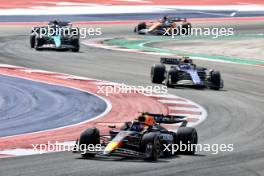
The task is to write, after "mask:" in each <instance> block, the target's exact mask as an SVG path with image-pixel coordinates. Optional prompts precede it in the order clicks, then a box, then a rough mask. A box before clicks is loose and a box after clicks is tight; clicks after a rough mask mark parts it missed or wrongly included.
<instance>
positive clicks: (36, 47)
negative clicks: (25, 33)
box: [34, 37, 43, 51]
mask: <svg viewBox="0 0 264 176" xmlns="http://www.w3.org/2000/svg"><path fill="white" fill-rule="evenodd" d="M42 40H43V39H41V38H38V37H35V46H34V48H35V50H37V51H40V50H41V49H40V48H39V47H40V46H41V45H42V43H43V41H42Z"/></svg>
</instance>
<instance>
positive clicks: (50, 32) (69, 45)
mask: <svg viewBox="0 0 264 176" xmlns="http://www.w3.org/2000/svg"><path fill="white" fill-rule="evenodd" d="M79 39H80V37H79V29H78V28H77V27H73V26H72V24H71V23H69V22H61V21H51V22H49V24H48V25H47V26H42V27H33V28H32V30H31V33H30V47H31V48H35V49H36V50H42V49H56V50H71V51H73V52H78V51H79V50H80V42H79Z"/></svg>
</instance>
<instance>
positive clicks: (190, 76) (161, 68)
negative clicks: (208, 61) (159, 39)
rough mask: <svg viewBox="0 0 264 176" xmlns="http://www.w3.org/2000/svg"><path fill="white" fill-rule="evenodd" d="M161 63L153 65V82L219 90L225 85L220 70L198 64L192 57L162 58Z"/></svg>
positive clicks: (171, 85) (170, 85) (169, 85)
mask: <svg viewBox="0 0 264 176" xmlns="http://www.w3.org/2000/svg"><path fill="white" fill-rule="evenodd" d="M160 62H161V64H154V65H153V66H152V67H151V74H150V75H151V81H152V83H157V84H162V83H164V84H165V85H166V86H168V87H173V86H179V85H185V86H196V87H202V88H211V89H215V90H219V89H221V88H223V87H224V81H223V80H222V78H221V74H220V72H219V71H215V70H209V71H207V68H204V67H198V66H196V65H195V64H194V63H193V61H192V59H190V58H188V57H182V58H161V59H160Z"/></svg>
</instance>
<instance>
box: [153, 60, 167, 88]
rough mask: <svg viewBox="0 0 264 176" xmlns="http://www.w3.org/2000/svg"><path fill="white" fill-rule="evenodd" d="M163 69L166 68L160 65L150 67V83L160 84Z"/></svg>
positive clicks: (163, 72) (162, 77) (162, 78)
mask: <svg viewBox="0 0 264 176" xmlns="http://www.w3.org/2000/svg"><path fill="white" fill-rule="evenodd" d="M165 69H166V67H165V66H164V65H161V64H158V65H156V64H155V65H153V66H152V67H151V72H150V76H151V82H152V83H157V84H161V83H162V81H163V80H164V74H165Z"/></svg>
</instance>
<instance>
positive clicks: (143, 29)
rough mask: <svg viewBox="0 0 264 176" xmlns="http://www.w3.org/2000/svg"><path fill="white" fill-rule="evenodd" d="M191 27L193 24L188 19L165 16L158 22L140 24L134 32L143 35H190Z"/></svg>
mask: <svg viewBox="0 0 264 176" xmlns="http://www.w3.org/2000/svg"><path fill="white" fill-rule="evenodd" d="M191 27H192V25H191V23H189V22H187V19H186V18H177V17H168V16H164V17H163V18H162V19H161V20H158V21H154V22H149V23H146V22H142V23H139V24H138V25H137V26H136V27H135V28H134V32H135V33H137V34H143V35H144V34H152V35H172V34H174V35H180V34H181V35H189V31H190V29H191ZM188 29H189V30H188ZM176 32H177V33H176Z"/></svg>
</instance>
